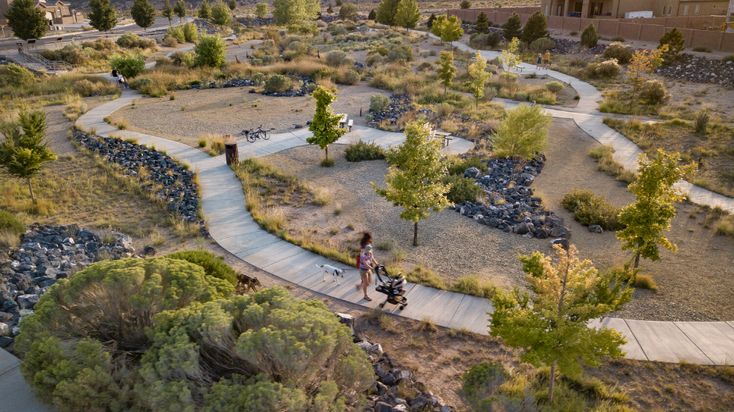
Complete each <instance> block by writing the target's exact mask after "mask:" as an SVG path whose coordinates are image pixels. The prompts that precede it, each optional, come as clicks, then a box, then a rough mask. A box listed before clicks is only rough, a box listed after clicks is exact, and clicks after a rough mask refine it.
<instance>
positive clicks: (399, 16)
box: [395, 0, 421, 29]
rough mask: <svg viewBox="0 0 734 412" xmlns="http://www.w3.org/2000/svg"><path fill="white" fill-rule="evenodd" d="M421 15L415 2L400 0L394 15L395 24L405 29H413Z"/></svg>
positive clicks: (413, 0) (412, 0)
mask: <svg viewBox="0 0 734 412" xmlns="http://www.w3.org/2000/svg"><path fill="white" fill-rule="evenodd" d="M420 17H421V13H420V10H419V9H418V3H417V2H416V1H415V0H400V2H399V3H398V9H397V11H396V14H395V24H396V25H398V26H400V27H405V28H406V29H414V28H415V26H416V24H418V19H420Z"/></svg>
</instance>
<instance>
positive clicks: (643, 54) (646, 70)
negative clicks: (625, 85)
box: [627, 44, 668, 90]
mask: <svg viewBox="0 0 734 412" xmlns="http://www.w3.org/2000/svg"><path fill="white" fill-rule="evenodd" d="M667 51H668V45H667V44H664V45H662V46H660V48H658V49H655V50H636V51H635V53H634V54H633V55H632V59H631V60H630V63H629V66H627V71H628V72H629V75H630V77H631V78H632V85H633V86H634V88H635V90H637V89H638V88H639V87H640V85H641V84H642V80H643V77H644V76H646V75H648V74H650V73H652V72H654V71H655V70H656V69H657V68H658V67H660V65H661V64H663V56H664V55H665V53H666V52H667Z"/></svg>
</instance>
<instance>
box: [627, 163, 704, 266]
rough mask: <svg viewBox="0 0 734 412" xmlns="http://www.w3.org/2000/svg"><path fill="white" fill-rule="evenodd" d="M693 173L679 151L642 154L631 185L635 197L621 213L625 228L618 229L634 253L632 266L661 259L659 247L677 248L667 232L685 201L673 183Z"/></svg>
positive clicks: (628, 248)
mask: <svg viewBox="0 0 734 412" xmlns="http://www.w3.org/2000/svg"><path fill="white" fill-rule="evenodd" d="M692 172H693V168H692V167H691V166H682V165H681V157H680V154H679V153H675V152H674V153H666V152H665V151H663V150H662V149H658V151H657V152H656V153H655V156H654V157H653V158H648V157H647V155H645V154H644V153H643V154H642V155H640V166H639V169H638V172H637V178H636V179H635V181H634V182H632V183H631V184H630V185H629V191H630V192H632V193H633V194H634V195H635V197H636V199H635V202H634V203H631V204H629V205H627V206H625V207H624V208H623V209H622V211H621V212H620V213H619V223H620V224H622V225H624V226H625V228H624V229H622V230H619V231H617V238H618V239H619V240H620V242H622V249H624V250H631V251H632V252H633V253H634V255H633V268H635V269H637V267H638V266H639V264H640V258H645V259H650V260H653V261H655V260H659V259H660V248H659V246H663V247H664V248H666V249H668V250H671V251H675V250H676V249H677V248H676V246H675V244H673V243H672V242H671V241H670V240H668V238H666V237H665V235H664V232H666V231H667V230H669V229H670V222H671V221H672V220H673V218H674V217H675V213H676V209H675V204H676V203H677V202H680V201H681V200H683V195H682V194H681V193H680V192H678V191H677V190H676V189H675V187H673V185H674V184H675V183H676V182H677V181H679V180H681V179H683V178H685V177H687V176H689V175H690V174H691V173H692Z"/></svg>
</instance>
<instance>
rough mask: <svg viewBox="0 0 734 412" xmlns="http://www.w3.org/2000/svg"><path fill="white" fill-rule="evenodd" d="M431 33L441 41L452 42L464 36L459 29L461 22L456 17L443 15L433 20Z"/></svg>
mask: <svg viewBox="0 0 734 412" xmlns="http://www.w3.org/2000/svg"><path fill="white" fill-rule="evenodd" d="M431 33H433V34H435V35H436V36H438V37H440V38H441V41H444V42H452V41H456V40H459V39H460V38H461V36H463V35H464V29H462V28H461V20H460V19H459V18H458V17H456V16H450V17H449V16H446V15H445V14H443V15H440V16H438V17H436V19H435V20H433V24H432V25H431Z"/></svg>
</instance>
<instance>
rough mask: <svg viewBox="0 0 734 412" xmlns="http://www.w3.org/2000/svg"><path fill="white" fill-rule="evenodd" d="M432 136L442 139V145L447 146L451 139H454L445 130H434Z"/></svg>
mask: <svg viewBox="0 0 734 412" xmlns="http://www.w3.org/2000/svg"><path fill="white" fill-rule="evenodd" d="M433 136H434V137H435V138H437V139H443V141H442V144H443V147H448V145H449V143H450V142H451V140H454V138H453V137H451V133H446V132H439V131H434V132H433Z"/></svg>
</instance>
